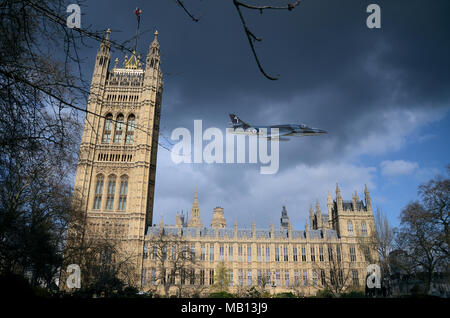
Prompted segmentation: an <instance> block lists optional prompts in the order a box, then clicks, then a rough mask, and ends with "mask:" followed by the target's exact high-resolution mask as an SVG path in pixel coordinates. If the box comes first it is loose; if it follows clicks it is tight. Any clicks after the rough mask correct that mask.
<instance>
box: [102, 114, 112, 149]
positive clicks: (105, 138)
mask: <svg viewBox="0 0 450 318" xmlns="http://www.w3.org/2000/svg"><path fill="white" fill-rule="evenodd" d="M112 119H113V116H112V115H111V114H108V115H106V119H105V130H104V132H103V142H104V143H109V141H110V140H111V129H112Z"/></svg>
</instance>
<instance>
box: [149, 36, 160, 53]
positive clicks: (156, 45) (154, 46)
mask: <svg viewBox="0 0 450 318" xmlns="http://www.w3.org/2000/svg"><path fill="white" fill-rule="evenodd" d="M153 49H155V50H153ZM149 54H152V55H159V42H158V31H155V37H154V38H153V41H152V43H151V44H150V51H149Z"/></svg>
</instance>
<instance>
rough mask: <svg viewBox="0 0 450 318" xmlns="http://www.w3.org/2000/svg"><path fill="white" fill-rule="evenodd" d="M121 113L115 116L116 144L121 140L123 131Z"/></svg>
mask: <svg viewBox="0 0 450 318" xmlns="http://www.w3.org/2000/svg"><path fill="white" fill-rule="evenodd" d="M123 128H124V127H123V115H122V114H120V115H119V116H117V123H116V131H115V133H114V143H116V144H118V143H121V142H122V132H123Z"/></svg>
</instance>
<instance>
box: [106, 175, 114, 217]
mask: <svg viewBox="0 0 450 318" xmlns="http://www.w3.org/2000/svg"><path fill="white" fill-rule="evenodd" d="M115 192H116V177H115V176H110V177H109V178H108V196H107V197H106V210H112V209H113V205H114V193H115Z"/></svg>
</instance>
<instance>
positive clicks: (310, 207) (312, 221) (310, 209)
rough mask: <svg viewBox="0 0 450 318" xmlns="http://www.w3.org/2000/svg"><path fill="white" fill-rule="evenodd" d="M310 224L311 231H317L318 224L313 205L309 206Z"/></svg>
mask: <svg viewBox="0 0 450 318" xmlns="http://www.w3.org/2000/svg"><path fill="white" fill-rule="evenodd" d="M309 223H310V224H311V229H312V230H314V229H315V227H314V224H315V223H316V222H315V215H314V210H313V207H312V204H310V205H309Z"/></svg>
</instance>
